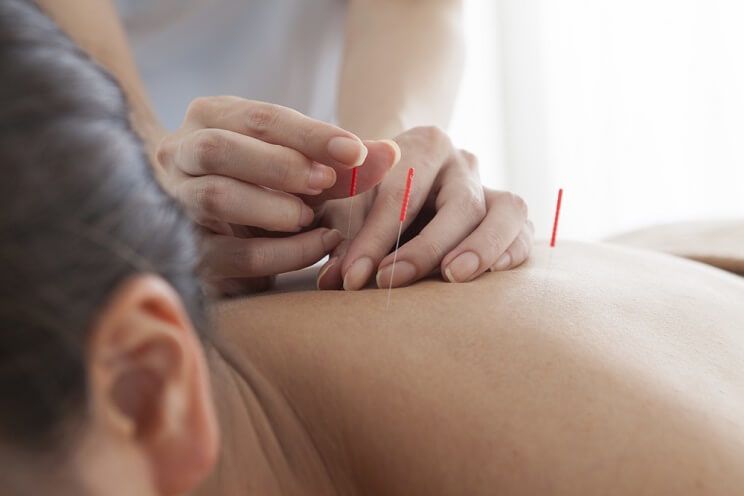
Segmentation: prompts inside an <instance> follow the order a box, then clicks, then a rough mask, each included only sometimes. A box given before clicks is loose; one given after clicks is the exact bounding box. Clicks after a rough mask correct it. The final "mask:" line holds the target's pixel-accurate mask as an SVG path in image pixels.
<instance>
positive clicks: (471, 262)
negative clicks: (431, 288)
mask: <svg viewBox="0 0 744 496" xmlns="http://www.w3.org/2000/svg"><path fill="white" fill-rule="evenodd" d="M478 267H480V258H479V257H478V255H476V254H475V253H473V252H472V251H466V252H465V253H462V254H461V255H459V256H458V257H457V258H455V259H454V260H453V261H452V262H450V264H449V265H448V266H447V268H446V269H444V276H445V277H446V278H447V280H448V281H449V282H466V281H469V280H470V279H471V278H472V277H473V275H474V274H475V273H476V271H477V270H478Z"/></svg>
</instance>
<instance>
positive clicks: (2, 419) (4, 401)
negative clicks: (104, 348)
mask: <svg viewBox="0 0 744 496" xmlns="http://www.w3.org/2000/svg"><path fill="white" fill-rule="evenodd" d="M0 167H1V169H0V233H1V234H0V236H1V239H2V243H1V247H0V442H2V443H5V444H10V445H11V446H14V447H16V448H23V449H25V450H28V451H30V452H34V451H36V450H44V451H47V452H48V451H55V450H54V449H52V448H61V447H62V446H63V445H64V444H65V442H66V441H67V440H68V438H70V437H71V438H74V435H73V436H70V435H69V433H70V430H71V429H70V428H69V427H70V426H71V425H72V426H75V425H78V426H79V425H81V421H83V420H84V419H85V412H86V408H87V405H86V397H87V394H86V371H85V354H86V344H87V337H88V331H89V329H90V326H91V324H92V321H93V320H94V319H95V318H96V316H97V312H98V311H99V310H100V309H101V307H102V306H103V305H104V304H105V302H106V300H107V298H109V297H110V295H111V293H112V290H114V289H115V288H116V287H117V286H118V285H119V284H121V283H122V281H124V280H125V279H127V278H129V277H130V276H132V275H134V274H138V273H154V274H159V275H160V276H162V277H163V278H164V279H166V280H167V281H169V282H170V284H172V285H173V286H174V287H175V288H176V290H177V291H178V292H179V293H180V295H181V297H182V298H183V300H184V303H185V305H186V308H188V309H189V311H190V312H191V314H192V315H191V316H192V318H193V319H194V321H195V325H197V327H199V326H200V325H202V324H203V322H202V319H201V315H202V313H201V310H202V305H201V295H202V292H201V289H200V287H199V285H198V282H197V279H196V277H195V262H196V253H195V244H194V240H193V236H192V229H191V225H190V223H189V222H188V221H187V219H186V218H185V217H184V216H183V214H182V212H181V211H180V210H179V209H178V208H177V206H176V205H175V204H174V202H173V201H172V200H171V199H170V198H169V197H167V196H166V195H165V194H164V193H163V191H162V190H161V189H160V188H159V186H158V184H157V183H156V181H155V179H154V178H153V174H152V171H151V170H150V166H149V164H148V160H147V158H146V156H145V154H144V152H143V146H142V143H141V141H140V140H139V139H138V138H137V136H136V135H135V133H134V132H133V130H132V127H131V125H130V122H129V119H128V108H127V105H126V102H125V99H124V97H123V94H122V92H121V90H120V88H119V86H118V85H117V84H116V83H115V81H114V80H113V79H112V78H111V77H110V76H109V75H108V74H107V73H105V72H104V71H103V70H102V69H101V68H100V67H99V66H97V65H96V64H95V63H94V62H92V61H91V60H90V59H89V58H88V56H87V55H85V54H84V53H83V52H82V51H81V50H80V49H78V47H77V46H76V45H75V44H74V43H73V42H72V41H71V40H70V39H69V38H67V37H66V36H65V35H64V34H63V33H62V32H61V31H60V30H59V29H58V27H57V26H56V25H55V24H54V23H53V22H52V21H51V20H50V19H49V18H48V17H47V16H46V15H44V13H42V12H41V11H40V10H39V8H38V7H36V5H35V4H34V3H33V2H31V1H30V0H2V1H1V2H0ZM75 421H77V422H75Z"/></svg>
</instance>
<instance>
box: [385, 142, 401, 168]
mask: <svg viewBox="0 0 744 496" xmlns="http://www.w3.org/2000/svg"><path fill="white" fill-rule="evenodd" d="M382 141H384V142H385V143H388V144H390V146H392V147H393V148H395V159H394V160H393V165H392V167H395V166H396V165H397V164H398V162H400V146H398V143H396V142H395V141H393V140H382ZM392 167H391V168H392Z"/></svg>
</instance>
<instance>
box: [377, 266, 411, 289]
mask: <svg viewBox="0 0 744 496" xmlns="http://www.w3.org/2000/svg"><path fill="white" fill-rule="evenodd" d="M416 272H417V271H416V267H414V265H413V264H412V263H410V262H405V261H400V262H396V263H395V274H393V264H390V265H388V266H387V267H384V268H383V269H382V270H380V271H379V272H378V273H377V278H376V280H377V287H378V288H388V287H390V277H393V287H394V288H398V287H400V286H405V285H407V284H410V283H411V282H412V281H413V280H414V279H415V278H416Z"/></svg>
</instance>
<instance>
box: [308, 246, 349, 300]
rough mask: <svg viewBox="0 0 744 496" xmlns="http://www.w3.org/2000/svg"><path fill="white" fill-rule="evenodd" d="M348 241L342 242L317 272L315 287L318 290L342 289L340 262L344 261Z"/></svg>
mask: <svg viewBox="0 0 744 496" xmlns="http://www.w3.org/2000/svg"><path fill="white" fill-rule="evenodd" d="M349 243H350V241H349V240H348V239H347V240H344V241H342V242H341V244H339V245H338V246H337V247H336V248H335V249H334V250H333V251H332V252H331V254H330V258H329V259H328V261H327V262H326V263H325V265H323V267H322V268H321V269H320V271H319V272H318V278H317V280H316V285H317V287H318V289H333V290H338V289H341V288H343V284H344V280H343V276H342V275H341V262H342V260H343V259H344V255H345V254H346V250H347V248H348V247H349Z"/></svg>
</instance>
